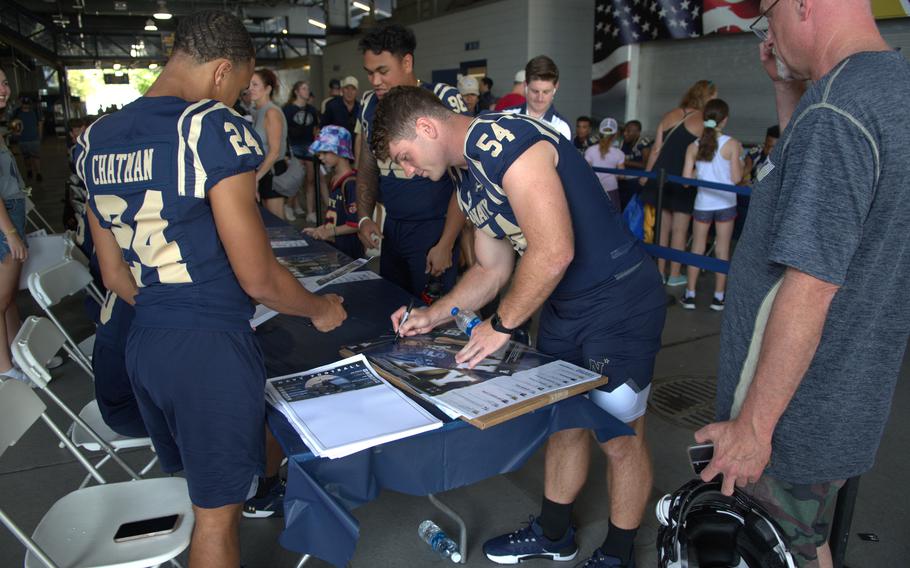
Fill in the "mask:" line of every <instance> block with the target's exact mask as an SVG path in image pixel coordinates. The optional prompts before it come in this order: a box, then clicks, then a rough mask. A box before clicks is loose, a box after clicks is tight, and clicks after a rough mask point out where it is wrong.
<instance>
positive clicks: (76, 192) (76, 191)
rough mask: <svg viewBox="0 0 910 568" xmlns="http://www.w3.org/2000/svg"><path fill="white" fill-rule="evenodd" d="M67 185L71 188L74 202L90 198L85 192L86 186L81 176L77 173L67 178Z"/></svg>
mask: <svg viewBox="0 0 910 568" xmlns="http://www.w3.org/2000/svg"><path fill="white" fill-rule="evenodd" d="M66 186H67V187H68V188H69V190H70V195H71V196H72V201H73V202H74V203H77V202H82V203H85V201H86V200H87V199H88V195H87V194H86V193H85V186H83V185H82V180H80V179H79V176H77V175H76V174H70V177H69V178H67V180H66Z"/></svg>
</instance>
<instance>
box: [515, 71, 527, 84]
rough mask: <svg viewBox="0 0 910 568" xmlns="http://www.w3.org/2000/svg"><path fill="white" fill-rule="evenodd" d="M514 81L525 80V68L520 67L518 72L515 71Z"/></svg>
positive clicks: (520, 81)
mask: <svg viewBox="0 0 910 568" xmlns="http://www.w3.org/2000/svg"><path fill="white" fill-rule="evenodd" d="M515 82H516V83H524V82H525V70H524V69H522V70H521V71H519V72H518V73H515Z"/></svg>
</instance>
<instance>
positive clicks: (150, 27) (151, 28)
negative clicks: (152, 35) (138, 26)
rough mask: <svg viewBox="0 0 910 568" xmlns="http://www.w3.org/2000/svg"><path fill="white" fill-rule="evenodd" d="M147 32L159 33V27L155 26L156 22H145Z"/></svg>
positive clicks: (149, 20) (148, 20)
mask: <svg viewBox="0 0 910 568" xmlns="http://www.w3.org/2000/svg"><path fill="white" fill-rule="evenodd" d="M145 31H147V32H157V31H158V26H156V25H155V20H153V19H151V18H149V19H147V20H146V21H145Z"/></svg>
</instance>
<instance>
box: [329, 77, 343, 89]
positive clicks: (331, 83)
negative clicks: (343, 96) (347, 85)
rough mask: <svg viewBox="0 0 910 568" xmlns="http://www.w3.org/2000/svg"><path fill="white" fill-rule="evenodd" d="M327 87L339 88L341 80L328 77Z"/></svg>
mask: <svg viewBox="0 0 910 568" xmlns="http://www.w3.org/2000/svg"><path fill="white" fill-rule="evenodd" d="M329 88H330V89H340V88H341V81H339V80H338V79H329Z"/></svg>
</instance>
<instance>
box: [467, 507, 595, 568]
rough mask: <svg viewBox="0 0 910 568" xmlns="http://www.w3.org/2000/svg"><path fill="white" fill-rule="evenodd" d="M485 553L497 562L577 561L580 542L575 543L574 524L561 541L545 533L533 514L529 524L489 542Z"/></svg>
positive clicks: (484, 548)
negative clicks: (534, 560)
mask: <svg viewBox="0 0 910 568" xmlns="http://www.w3.org/2000/svg"><path fill="white" fill-rule="evenodd" d="M483 553H484V554H486V555H487V558H489V559H490V560H492V561H493V562H496V563H497V564H518V563H519V562H521V561H523V560H530V559H532V558H547V559H549V560H558V561H560V562H567V561H569V560H575V556H576V555H577V554H578V545H577V544H575V529H573V528H572V527H569V530H568V531H566V534H565V536H563V537H562V538H561V539H560V540H550V539H548V538H547V537H545V536H544V535H543V529H542V528H541V527H540V524H538V522H537V519H535V518H534V517H533V516H531V517H528V525H527V526H526V527H523V528H520V529H518V530H517V531H515V532H511V533H509V534H504V535H502V536H497V537H496V538H491V539H490V540H488V541H486V542H485V543H484V544H483Z"/></svg>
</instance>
